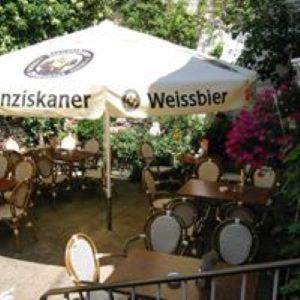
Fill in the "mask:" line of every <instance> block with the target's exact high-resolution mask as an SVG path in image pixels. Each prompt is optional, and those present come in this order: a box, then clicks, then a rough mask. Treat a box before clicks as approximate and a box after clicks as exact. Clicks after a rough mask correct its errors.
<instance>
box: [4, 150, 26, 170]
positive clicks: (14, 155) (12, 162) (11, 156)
mask: <svg viewBox="0 0 300 300" xmlns="http://www.w3.org/2000/svg"><path fill="white" fill-rule="evenodd" d="M3 155H4V156H5V157H6V158H7V160H8V168H9V171H12V170H13V169H14V168H15V166H16V165H17V164H18V163H19V162H20V161H22V160H23V155H22V154H21V153H19V152H17V151H14V150H6V151H4V152H3Z"/></svg>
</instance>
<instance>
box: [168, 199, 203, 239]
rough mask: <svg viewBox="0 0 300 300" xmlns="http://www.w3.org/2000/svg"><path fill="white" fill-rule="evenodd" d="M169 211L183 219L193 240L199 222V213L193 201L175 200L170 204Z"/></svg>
mask: <svg viewBox="0 0 300 300" xmlns="http://www.w3.org/2000/svg"><path fill="white" fill-rule="evenodd" d="M167 209H168V210H171V211H172V212H173V213H174V214H175V215H177V216H179V217H180V218H181V220H182V221H183V226H184V228H185V230H187V234H188V236H189V237H190V238H193V237H194V234H195V229H196V225H197V221H198V220H199V212H198V209H197V207H196V206H195V204H194V203H193V201H192V200H189V199H186V198H181V199H174V200H173V201H172V202H170V203H169V204H168V206H167Z"/></svg>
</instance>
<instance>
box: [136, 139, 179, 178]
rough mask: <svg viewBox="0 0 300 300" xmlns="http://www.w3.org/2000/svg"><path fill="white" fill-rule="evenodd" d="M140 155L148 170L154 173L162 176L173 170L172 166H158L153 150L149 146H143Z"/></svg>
mask: <svg viewBox="0 0 300 300" xmlns="http://www.w3.org/2000/svg"><path fill="white" fill-rule="evenodd" d="M140 153H141V156H142V159H143V160H144V162H145V167H146V168H148V169H149V170H150V171H151V172H152V173H156V174H158V175H161V174H163V173H167V172H170V171H171V170H172V169H173V167H172V166H161V165H158V163H157V162H156V157H155V155H154V152H153V149H152V147H151V146H150V145H149V144H143V145H142V146H141V149H140Z"/></svg>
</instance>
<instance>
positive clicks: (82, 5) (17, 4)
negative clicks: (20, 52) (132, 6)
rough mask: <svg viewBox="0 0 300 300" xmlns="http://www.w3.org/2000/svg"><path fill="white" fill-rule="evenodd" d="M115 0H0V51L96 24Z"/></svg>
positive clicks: (110, 11) (108, 13) (109, 10)
mask: <svg viewBox="0 0 300 300" xmlns="http://www.w3.org/2000/svg"><path fill="white" fill-rule="evenodd" d="M112 4H113V0H89V1H83V0H31V1H28V0H7V1H1V4H0V23H1V24H3V25H1V27H0V40H1V43H0V54H2V53H5V52H8V51H11V50H15V49H19V48H22V47H25V46H28V45H31V44H35V43H37V42H40V41H42V40H46V39H49V38H52V37H55V36H58V35H63V34H65V33H68V32H73V31H75V30H78V29H82V28H85V27H88V26H90V25H93V24H95V23H97V22H99V21H100V20H102V19H103V18H105V17H108V16H110V15H111V14H112Z"/></svg>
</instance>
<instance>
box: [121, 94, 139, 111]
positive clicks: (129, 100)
mask: <svg viewBox="0 0 300 300" xmlns="http://www.w3.org/2000/svg"><path fill="white" fill-rule="evenodd" d="M122 101H123V106H124V108H125V110H126V111H133V110H135V109H137V108H138V107H139V106H140V104H141V99H140V96H139V94H138V93H137V92H136V91H135V90H127V91H125V93H124V95H123V97H122Z"/></svg>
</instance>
